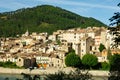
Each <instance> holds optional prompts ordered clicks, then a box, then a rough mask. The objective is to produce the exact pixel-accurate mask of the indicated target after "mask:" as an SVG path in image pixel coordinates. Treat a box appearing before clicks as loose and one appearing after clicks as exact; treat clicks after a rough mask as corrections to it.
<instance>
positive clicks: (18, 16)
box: [0, 5, 106, 37]
mask: <svg viewBox="0 0 120 80" xmlns="http://www.w3.org/2000/svg"><path fill="white" fill-rule="evenodd" d="M88 26H98V27H101V26H106V25H105V24H103V23H102V22H100V21H98V20H96V19H94V18H88V17H82V16H80V15H77V14H75V13H72V12H70V11H67V10H64V9H61V8H59V7H54V6H50V5H41V6H37V7H33V8H26V9H19V10H16V11H11V12H4V13H0V37H8V36H16V35H17V34H22V33H24V32H25V31H26V30H27V29H28V30H29V32H48V33H49V34H52V32H53V31H56V30H59V29H62V30H66V29H69V28H77V27H81V28H86V27H88Z"/></svg>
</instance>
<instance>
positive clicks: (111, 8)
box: [0, 0, 120, 25]
mask: <svg viewBox="0 0 120 80" xmlns="http://www.w3.org/2000/svg"><path fill="white" fill-rule="evenodd" d="M118 3H120V0H0V13H2V12H9V11H15V10H17V9H20V8H28V7H30V8H32V7H35V6H38V5H53V6H57V7H61V8H62V9H66V10H69V11H71V12H74V13H76V14H79V15H81V16H85V17H93V18H95V19H97V20H100V21H101V22H103V23H105V24H107V25H109V24H110V21H109V18H111V17H112V16H113V15H114V12H120V7H118V6H117V4H118Z"/></svg>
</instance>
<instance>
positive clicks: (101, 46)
mask: <svg viewBox="0 0 120 80" xmlns="http://www.w3.org/2000/svg"><path fill="white" fill-rule="evenodd" d="M104 49H106V48H105V46H104V45H103V44H102V43H100V46H99V51H100V52H102V51H103V50H104Z"/></svg>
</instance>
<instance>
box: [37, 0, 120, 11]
mask: <svg viewBox="0 0 120 80" xmlns="http://www.w3.org/2000/svg"><path fill="white" fill-rule="evenodd" d="M37 1H41V2H47V3H52V4H62V5H71V6H83V7H91V8H102V9H113V10H119V8H118V7H113V6H108V5H100V4H90V3H85V2H80V1H79V2H77V1H68V0H66V1H65V0H37Z"/></svg>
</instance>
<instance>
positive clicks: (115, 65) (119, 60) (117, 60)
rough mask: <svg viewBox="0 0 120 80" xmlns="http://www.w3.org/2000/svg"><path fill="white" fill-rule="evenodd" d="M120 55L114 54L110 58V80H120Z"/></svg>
mask: <svg viewBox="0 0 120 80" xmlns="http://www.w3.org/2000/svg"><path fill="white" fill-rule="evenodd" d="M119 67H120V54H114V55H113V56H112V57H111V58H110V77H109V78H108V80H119V79H120V68H119Z"/></svg>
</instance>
